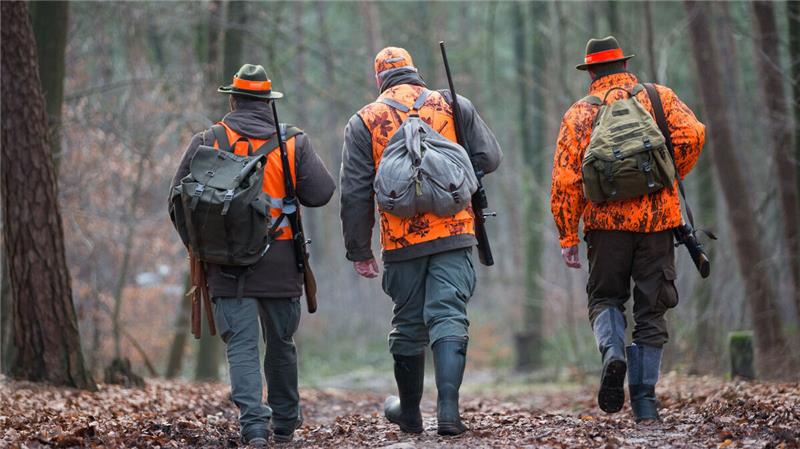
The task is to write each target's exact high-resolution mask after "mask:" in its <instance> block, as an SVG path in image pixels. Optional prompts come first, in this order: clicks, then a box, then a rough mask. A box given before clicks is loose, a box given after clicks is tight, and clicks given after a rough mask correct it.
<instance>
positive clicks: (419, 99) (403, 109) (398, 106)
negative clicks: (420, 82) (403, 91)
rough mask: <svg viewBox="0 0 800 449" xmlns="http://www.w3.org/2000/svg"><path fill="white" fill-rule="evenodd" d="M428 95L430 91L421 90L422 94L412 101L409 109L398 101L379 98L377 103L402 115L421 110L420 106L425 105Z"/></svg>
mask: <svg viewBox="0 0 800 449" xmlns="http://www.w3.org/2000/svg"><path fill="white" fill-rule="evenodd" d="M430 95H431V91H430V90H428V89H425V88H423V89H422V92H420V94H419V96H418V97H417V99H416V100H414V104H413V105H412V106H411V107H410V108H409V107H408V106H406V105H404V104H402V103H400V102H398V101H395V100H392V99H391V98H380V99H378V103H383V104H385V105H387V106H390V107H393V108H395V109H397V110H398V111H400V112H404V113H406V114H408V113H409V112H411V111H417V110H419V108H421V107H422V105H423V104H425V100H427V99H428V97H429V96H430Z"/></svg>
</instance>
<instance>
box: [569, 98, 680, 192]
mask: <svg viewBox="0 0 800 449" xmlns="http://www.w3.org/2000/svg"><path fill="white" fill-rule="evenodd" d="M643 89H644V86H642V85H641V84H637V85H636V86H635V87H634V88H633V90H632V91H630V92H628V91H627V90H625V89H623V88H621V87H615V88H613V89H611V90H609V91H608V92H607V93H606V96H605V98H603V99H602V100H601V99H600V98H598V97H594V96H588V97H586V98H584V99H583V101H585V102H587V103H590V104H593V105H596V106H600V110H599V111H598V112H597V115H596V116H595V119H594V123H593V125H592V135H591V139H590V141H589V147H588V148H587V149H586V153H585V154H584V156H583V164H582V165H583V166H582V173H583V191H584V194H585V195H586V198H588V199H589V200H590V201H591V202H593V203H603V202H605V201H621V200H626V199H630V198H636V197H640V196H643V195H647V194H650V193H653V192H657V191H659V190H661V189H663V188H665V187H667V188H672V186H673V183H674V182H675V164H674V163H673V160H672V156H671V155H670V153H669V150H668V148H667V146H666V141H665V139H664V135H663V134H662V133H661V131H660V130H659V128H658V125H656V123H655V121H654V120H653V117H652V116H651V115H650V113H649V112H648V111H647V109H645V108H644V106H642V104H641V103H639V100H637V99H636V94H638V93H639V92H641V91H642V90H643ZM614 90H623V91H625V92H628V95H629V97H628V98H625V99H622V100H617V101H614V102H612V103H610V104H606V99H607V98H608V94H609V93H611V92H612V91H614Z"/></svg>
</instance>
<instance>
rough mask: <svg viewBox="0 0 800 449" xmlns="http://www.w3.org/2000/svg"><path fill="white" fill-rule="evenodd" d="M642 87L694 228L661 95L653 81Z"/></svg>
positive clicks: (690, 222) (687, 216) (687, 215)
mask: <svg viewBox="0 0 800 449" xmlns="http://www.w3.org/2000/svg"><path fill="white" fill-rule="evenodd" d="M644 88H645V90H647V96H648V97H649V98H650V103H651V104H652V105H653V115H654V116H655V118H656V124H658V129H660V130H661V134H663V135H664V143H665V144H666V145H667V150H669V155H670V156H672V163H673V164H674V165H675V176H677V177H678V189H679V190H680V192H681V196H682V197H683V205H684V206H685V207H686V218H688V219H689V224H690V225H692V229H694V215H693V214H692V208H691V207H689V201H688V200H687V199H686V190H685V189H684V188H683V179H681V174H680V172H679V171H678V162H677V161H676V160H675V147H673V146H672V134H671V133H670V132H669V125H668V124H667V117H666V115H665V114H664V105H663V104H662V103H661V95H659V94H658V90H657V89H656V86H655V85H654V84H653V83H645V84H644Z"/></svg>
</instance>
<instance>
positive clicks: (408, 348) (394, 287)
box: [383, 248, 475, 356]
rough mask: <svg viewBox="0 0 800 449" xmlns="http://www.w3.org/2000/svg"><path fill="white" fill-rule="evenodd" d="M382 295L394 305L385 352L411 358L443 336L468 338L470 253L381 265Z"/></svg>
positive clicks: (472, 286)
mask: <svg viewBox="0 0 800 449" xmlns="http://www.w3.org/2000/svg"><path fill="white" fill-rule="evenodd" d="M383 291H384V292H386V294H387V295H389V296H390V297H391V298H392V301H393V302H394V314H393V315H394V316H393V317H392V331H391V332H390V333H389V351H390V352H391V353H392V354H395V355H403V356H415V355H419V354H421V353H423V352H424V351H425V346H427V345H428V344H429V343H430V344H433V343H436V341H438V340H439V339H441V338H444V337H465V338H466V337H468V336H469V331H468V329H469V320H468V319H467V302H468V301H469V299H470V297H472V294H473V293H474V291H475V269H474V267H473V265H472V248H462V249H457V250H453V251H447V252H443V253H438V254H434V255H430V256H424V257H418V258H416V259H411V260H405V261H401V262H389V263H385V264H384V272H383Z"/></svg>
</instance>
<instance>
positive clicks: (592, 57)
mask: <svg viewBox="0 0 800 449" xmlns="http://www.w3.org/2000/svg"><path fill="white" fill-rule="evenodd" d="M623 57H625V55H624V54H623V53H622V49H621V48H612V49H611V50H603V51H598V52H597V53H590V54H588V55H586V57H585V58H584V59H583V61H584V62H585V63H586V64H597V63H599V62H605V61H612V60H614V59H620V58H623Z"/></svg>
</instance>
